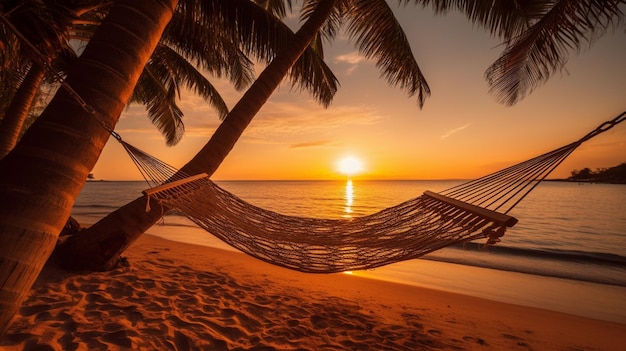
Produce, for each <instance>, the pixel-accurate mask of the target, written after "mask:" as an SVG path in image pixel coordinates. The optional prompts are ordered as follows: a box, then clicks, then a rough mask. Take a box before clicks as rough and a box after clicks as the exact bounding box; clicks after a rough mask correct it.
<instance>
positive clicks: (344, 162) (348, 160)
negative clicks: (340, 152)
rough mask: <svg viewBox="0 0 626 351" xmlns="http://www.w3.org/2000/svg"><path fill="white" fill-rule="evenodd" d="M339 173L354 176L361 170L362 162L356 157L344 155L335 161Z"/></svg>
mask: <svg viewBox="0 0 626 351" xmlns="http://www.w3.org/2000/svg"><path fill="white" fill-rule="evenodd" d="M337 167H338V170H339V173H341V174H345V175H346V176H348V177H350V176H354V175H357V174H359V173H361V172H363V162H361V160H359V159H358V158H356V157H353V156H348V157H344V158H342V159H341V160H339V162H337Z"/></svg>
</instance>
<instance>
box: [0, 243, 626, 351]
mask: <svg viewBox="0 0 626 351" xmlns="http://www.w3.org/2000/svg"><path fill="white" fill-rule="evenodd" d="M126 257H127V258H128V261H129V263H130V266H129V267H121V268H117V269H115V270H113V271H110V272H98V273H90V274H88V275H80V274H72V273H68V272H64V271H60V270H58V269H56V268H55V267H53V266H51V265H47V266H46V267H45V269H44V271H43V272H42V275H41V276H40V278H39V279H38V281H37V282H36V283H35V285H34V287H33V289H32V291H31V294H30V296H29V298H28V299H27V301H25V303H24V304H23V306H22V308H21V309H20V313H19V315H18V316H16V317H15V319H14V321H13V323H12V325H11V327H10V329H9V331H8V333H7V335H5V337H4V338H3V339H2V341H0V350H7V351H8V350H11V351H12V350H24V349H35V348H37V347H45V346H44V345H47V346H48V348H46V349H48V350H50V349H51V350H63V349H75V350H128V349H133V350H136V349H138V350H159V349H168V348H169V349H176V350H193V349H200V350H202V349H218V350H233V349H239V350H247V349H264V350H273V349H281V350H283V349H289V350H296V349H316V350H344V349H359V350H370V349H371V350H379V349H389V350H415V349H425V350H428V349H436V350H441V349H444V350H447V349H465V350H474V349H480V350H502V349H539V350H563V349H582V350H591V349H593V350H618V349H621V347H622V345H624V344H625V343H626V324H620V323H613V322H608V321H602V320H597V319H592V318H585V317H580V316H575V315H570V314H565V313H560V312H555V311H549V310H544V309H539V308H534V307H524V306H519V305H514V304H509V303H503V302H496V301H492V300H487V299H483V298H479V297H472V296H469V295H463V294H458V293H452V292H444V291H441V290H435V289H430V288H424V287H417V286H413V285H405V284H398V283H393V282H386V281H382V280H376V279H370V278H362V277H358V276H355V275H348V274H329V275H312V274H304V273H298V272H293V271H289V270H286V269H284V268H280V267H275V266H272V265H269V264H267V263H264V262H261V261H259V260H256V259H253V258H251V257H248V256H246V255H244V254H241V253H238V252H233V251H227V250H223V249H219V248H212V247H207V246H199V245H194V244H187V243H182V242H177V241H170V240H167V239H163V238H161V237H158V236H154V235H150V234H144V235H142V237H141V238H140V239H139V240H138V241H137V242H136V243H135V244H134V245H133V246H131V248H129V249H128V250H127V253H126ZM42 349H43V348H42Z"/></svg>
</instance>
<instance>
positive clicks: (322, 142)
mask: <svg viewBox="0 0 626 351" xmlns="http://www.w3.org/2000/svg"><path fill="white" fill-rule="evenodd" d="M328 144H330V141H329V140H318V141H309V142H304V143H297V144H291V145H289V148H290V149H299V148H305V147H316V146H324V145H328Z"/></svg>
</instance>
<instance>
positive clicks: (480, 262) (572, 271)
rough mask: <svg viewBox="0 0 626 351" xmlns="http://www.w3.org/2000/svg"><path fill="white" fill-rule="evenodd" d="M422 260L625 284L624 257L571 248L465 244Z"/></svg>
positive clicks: (616, 284)
mask: <svg viewBox="0 0 626 351" xmlns="http://www.w3.org/2000/svg"><path fill="white" fill-rule="evenodd" d="M424 259H427V260H432V261H440V262H447V263H455V264H462V265H465V266H474V267H481V268H489V269H496V270H501V271H508V272H516V273H525V274H533V275H540V276H545V277H552V278H562V279H570V280H577V281H583V282H590V283H596V284H607V285H615V286H622V287H626V257H624V256H620V255H614V254H607V253H597V252H583V251H575V250H554V249H530V248H515V247H507V246H495V247H489V248H488V249H485V245H484V244H480V243H474V242H470V243H465V245H462V244H461V245H455V246H451V247H448V248H445V249H442V250H440V251H438V252H434V253H432V254H429V255H426V256H425V257H424Z"/></svg>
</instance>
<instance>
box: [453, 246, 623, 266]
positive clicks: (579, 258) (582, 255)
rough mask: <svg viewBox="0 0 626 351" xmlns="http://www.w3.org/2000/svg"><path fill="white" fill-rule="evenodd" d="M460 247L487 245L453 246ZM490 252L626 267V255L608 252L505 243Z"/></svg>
mask: <svg viewBox="0 0 626 351" xmlns="http://www.w3.org/2000/svg"><path fill="white" fill-rule="evenodd" d="M453 247H455V248H458V249H475V250H480V249H483V250H484V247H485V245H484V244H481V243H476V242H469V243H465V244H460V245H455V246H453ZM488 250H489V251H490V252H493V253H495V254H502V255H508V256H517V257H525V258H536V259H542V260H558V261H566V262H573V263H583V264H595V265H602V266H615V267H620V268H621V267H626V256H620V255H616V254H611V253H606V252H586V251H578V250H559V249H531V248H520V247H510V246H505V245H496V246H492V247H489V249H488Z"/></svg>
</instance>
